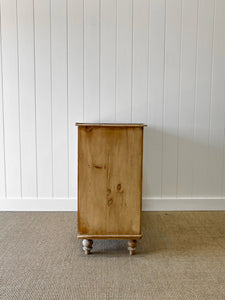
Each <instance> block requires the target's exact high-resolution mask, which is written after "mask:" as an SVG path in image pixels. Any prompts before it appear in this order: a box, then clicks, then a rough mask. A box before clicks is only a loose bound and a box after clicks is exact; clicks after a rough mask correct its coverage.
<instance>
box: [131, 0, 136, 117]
mask: <svg viewBox="0 0 225 300" xmlns="http://www.w3.org/2000/svg"><path fill="white" fill-rule="evenodd" d="M134 1H135V0H132V7H131V98H130V101H131V105H130V107H131V109H130V113H131V116H130V120H131V122H132V120H133V82H134V76H133V75H134Z"/></svg>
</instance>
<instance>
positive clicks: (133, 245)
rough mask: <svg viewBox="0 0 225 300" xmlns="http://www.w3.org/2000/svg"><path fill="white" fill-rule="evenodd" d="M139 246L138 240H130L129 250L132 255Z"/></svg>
mask: <svg viewBox="0 0 225 300" xmlns="http://www.w3.org/2000/svg"><path fill="white" fill-rule="evenodd" d="M136 246H137V241H136V240H129V241H128V251H129V252H130V255H134V253H135V250H136Z"/></svg>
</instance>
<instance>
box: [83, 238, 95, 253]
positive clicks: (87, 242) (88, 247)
mask: <svg viewBox="0 0 225 300" xmlns="http://www.w3.org/2000/svg"><path fill="white" fill-rule="evenodd" d="M92 244H93V241H92V240H83V241H82V245H83V250H84V252H85V254H87V255H88V254H90V252H91V249H92Z"/></svg>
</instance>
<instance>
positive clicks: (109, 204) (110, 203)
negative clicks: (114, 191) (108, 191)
mask: <svg viewBox="0 0 225 300" xmlns="http://www.w3.org/2000/svg"><path fill="white" fill-rule="evenodd" d="M112 204H113V199H112V198H110V199H109V200H108V206H111V205H112Z"/></svg>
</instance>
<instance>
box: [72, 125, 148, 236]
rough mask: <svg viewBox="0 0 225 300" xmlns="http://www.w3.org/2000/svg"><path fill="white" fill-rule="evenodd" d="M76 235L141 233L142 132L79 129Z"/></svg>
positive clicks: (102, 128)
mask: <svg viewBox="0 0 225 300" xmlns="http://www.w3.org/2000/svg"><path fill="white" fill-rule="evenodd" d="M78 138H79V139H78V159H79V160H78V162H79V166H78V231H79V234H89V235H90V234H92V235H103V234H111V235H112V234H114V235H122V234H123V235H126V234H127V235H128V234H134V235H135V234H140V233H141V198H142V188H141V182H142V140H143V129H142V128H118V127H117V128H116V127H115V128H111V127H108V128H106V127H89V126H87V127H79V129H78Z"/></svg>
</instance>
